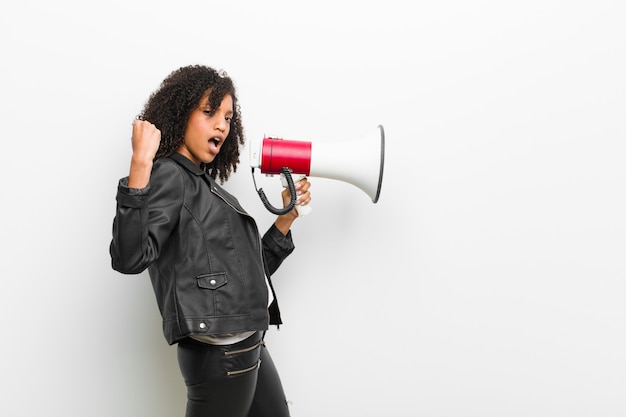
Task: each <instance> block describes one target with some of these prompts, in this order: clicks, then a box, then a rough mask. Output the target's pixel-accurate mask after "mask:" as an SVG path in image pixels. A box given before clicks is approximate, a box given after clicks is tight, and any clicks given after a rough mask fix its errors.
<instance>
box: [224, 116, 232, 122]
mask: <svg viewBox="0 0 626 417" xmlns="http://www.w3.org/2000/svg"><path fill="white" fill-rule="evenodd" d="M225 119H226V121H227V122H228V123H231V122H232V121H233V117H232V116H226V117H225Z"/></svg>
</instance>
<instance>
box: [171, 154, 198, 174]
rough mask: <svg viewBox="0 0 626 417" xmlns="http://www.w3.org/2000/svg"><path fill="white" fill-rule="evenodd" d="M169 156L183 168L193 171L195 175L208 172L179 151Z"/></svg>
mask: <svg viewBox="0 0 626 417" xmlns="http://www.w3.org/2000/svg"><path fill="white" fill-rule="evenodd" d="M169 158H170V159H173V160H174V161H176V162H177V163H178V164H179V165H181V166H182V167H183V168H185V169H186V170H187V171H189V172H191V173H192V174H195V175H204V174H206V173H205V172H204V171H203V170H202V169H201V168H200V167H199V166H197V165H196V164H194V163H193V162H191V161H190V160H189V159H187V158H186V157H184V156H182V155H181V154H179V153H178V152H174V153H173V154H171V155H170V156H169Z"/></svg>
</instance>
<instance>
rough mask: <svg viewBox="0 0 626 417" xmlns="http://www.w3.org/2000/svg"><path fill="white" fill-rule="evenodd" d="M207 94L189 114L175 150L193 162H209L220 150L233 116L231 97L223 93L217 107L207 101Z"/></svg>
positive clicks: (197, 163)
mask: <svg viewBox="0 0 626 417" xmlns="http://www.w3.org/2000/svg"><path fill="white" fill-rule="evenodd" d="M207 99H208V95H205V96H204V97H203V98H202V100H200V106H198V108H196V109H195V110H194V111H193V112H192V113H191V115H190V116H189V121H187V127H186V128H185V138H184V140H183V144H182V145H181V146H180V147H179V148H178V149H177V152H178V153H179V154H181V155H183V156H185V157H187V158H188V159H190V160H191V161H192V162H193V163H194V164H196V165H198V166H200V164H201V163H205V164H208V163H211V162H213V160H214V159H215V157H216V156H217V154H218V153H219V152H220V148H221V147H222V144H223V143H224V141H225V140H226V137H227V136H228V133H229V132H230V122H231V120H232V117H233V98H232V97H231V96H230V95H228V94H227V95H225V96H224V98H223V99H222V102H221V103H220V106H219V107H218V108H217V109H211V108H210V107H209V104H208V103H207V101H208V100H207Z"/></svg>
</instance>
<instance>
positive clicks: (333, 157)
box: [250, 125, 385, 215]
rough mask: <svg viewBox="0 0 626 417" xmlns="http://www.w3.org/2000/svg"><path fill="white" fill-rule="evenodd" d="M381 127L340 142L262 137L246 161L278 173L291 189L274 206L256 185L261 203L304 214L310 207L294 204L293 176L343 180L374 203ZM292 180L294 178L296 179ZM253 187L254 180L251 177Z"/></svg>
mask: <svg viewBox="0 0 626 417" xmlns="http://www.w3.org/2000/svg"><path fill="white" fill-rule="evenodd" d="M384 162H385V131H384V129H383V126H382V125H378V127H377V129H376V130H375V131H374V132H371V133H370V134H368V135H366V136H364V137H361V138H359V139H356V140H352V141H344V142H332V143H328V142H305V141H297V140H287V139H282V138H272V137H265V138H263V141H262V142H261V144H260V146H257V147H252V149H251V151H250V165H251V167H252V178H253V180H254V170H255V168H258V169H260V171H261V173H263V174H266V175H269V176H271V175H276V174H280V175H281V180H282V181H283V186H285V187H288V188H289V190H290V192H291V203H290V204H289V205H288V206H287V207H285V208H283V209H277V208H275V207H273V206H272V205H271V204H270V203H269V202H268V201H267V197H266V196H265V193H264V192H263V189H257V192H258V194H259V196H260V197H261V200H262V201H263V204H264V205H265V207H266V208H267V209H268V210H269V211H270V212H272V213H274V214H279V215H280V214H285V213H288V212H289V211H291V210H292V209H293V208H294V207H296V209H297V210H298V213H299V214H306V213H307V212H308V211H309V210H310V207H309V206H308V205H307V206H299V205H296V204H295V202H296V193H295V188H294V185H293V183H294V179H293V178H292V176H297V177H299V178H298V179H297V180H299V179H301V178H303V177H305V176H306V177H309V176H310V177H320V178H329V179H334V180H339V181H343V182H347V183H349V184H352V185H354V186H356V187H357V188H359V189H361V190H362V191H364V192H365V193H366V194H367V195H368V196H369V197H370V198H371V199H372V202H373V203H377V202H378V199H379V197H380V191H381V187H382V182H383V168H384ZM297 180H296V182H297ZM255 188H256V181H255Z"/></svg>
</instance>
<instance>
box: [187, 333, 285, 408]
mask: <svg viewBox="0 0 626 417" xmlns="http://www.w3.org/2000/svg"><path fill="white" fill-rule="evenodd" d="M178 365H179V367H180V370H181V373H182V375H183V378H184V380H185V384H186V385H187V412H186V414H185V416H186V417H289V408H288V406H287V400H286V399H285V393H284V392H283V386H282V383H281V381H280V377H279V376H278V372H277V371H276V368H275V367H274V362H273V361H272V358H271V356H270V354H269V352H268V351H267V348H266V347H265V343H264V342H263V333H261V332H257V333H256V334H254V335H252V336H250V337H249V338H247V339H246V340H243V341H241V342H239V343H235V344H233V345H225V346H218V345H210V344H207V343H202V342H198V341H196V340H193V339H190V338H187V339H185V340H182V341H180V342H179V343H178Z"/></svg>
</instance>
